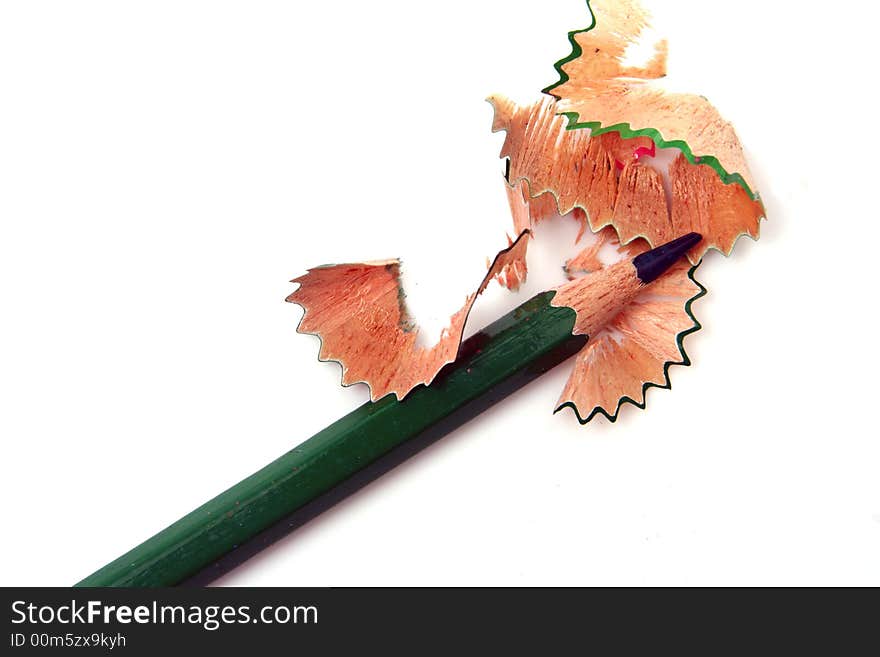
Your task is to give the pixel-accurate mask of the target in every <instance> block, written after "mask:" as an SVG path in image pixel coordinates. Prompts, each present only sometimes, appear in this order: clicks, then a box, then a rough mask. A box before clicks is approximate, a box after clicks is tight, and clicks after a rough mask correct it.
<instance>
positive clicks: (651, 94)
mask: <svg viewBox="0 0 880 657" xmlns="http://www.w3.org/2000/svg"><path fill="white" fill-rule="evenodd" d="M588 4H589V6H590V9H591V11H592V13H593V17H594V24H593V26H592V27H591V28H588V29H586V30H581V31H577V32H572V33H570V34H569V40H570V41H571V43H572V53H571V55H570V56H569V57H567V58H566V59H563V60H562V61H560V62H558V63H557V66H556V67H557V70H558V71H559V74H560V80H559V82H557V83H556V84H555V85H552V86H550V87H548V88H547V89H545V92H547V93H549V94H551V95H553V96H554V97H555V98H557V99H558V100H559V107H558V111H560V112H566V113H568V114H569V116H570V118H571V120H572V123H573V124H575V125H584V126H586V127H592V128H597V129H614V130H620V129H624V130H625V131H626V132H625V134H631V133H636V132H639V131H643V132H645V133H649V134H651V135H652V136H654V137H656V138H657V139H658V140H661V141H662V142H664V143H665V144H668V145H676V146H679V145H682V144H685V145H686V146H687V149H688V151H689V153H690V154H691V156H692V157H691V159H692V160H693V161H695V162H698V161H700V160H701V159H706V158H712V160H713V164H716V165H717V172H718V173H719V175H721V176H722V178H723V179H724V180H725V182H734V181H738V182H740V183H742V184H743V185H744V186H745V187H746V188H748V189H749V190H750V191H754V189H755V187H754V181H753V180H752V175H751V173H750V171H749V168H748V165H747V164H746V160H745V156H744V155H743V151H742V147H741V145H740V141H739V138H738V137H737V135H736V131H735V130H734V128H733V126H732V125H731V123H730V122H728V121H726V120H725V119H724V118H722V116H721V115H720V114H719V112H718V110H716V109H715V108H714V107H713V106H712V105H711V104H710V103H709V101H708V100H706V99H705V98H703V97H702V96H698V95H694V94H682V93H667V92H665V91H664V90H663V89H662V87H660V86H659V85H657V84H656V83H655V82H654V81H656V80H657V79H659V78H662V77H663V76H665V75H666V54H667V44H666V41H665V40H660V41H657V42H656V43H654V44H644V43H643V42H644V41H645V39H646V37H647V30H646V28H647V27H648V26H649V25H650V15H649V13H648V12H647V11H646V10H645V9H644V8H643V7H642V6H641V4H640V3H639V2H637V1H636V0H590V1H589V3H588ZM636 45H653V49H654V56H653V57H652V58H651V59H650V60H649V61H648V62H647V63H646V64H645V65H643V66H627V65H626V64H625V62H626V54H627V51H628V49H630V48H631V47H633V46H636Z"/></svg>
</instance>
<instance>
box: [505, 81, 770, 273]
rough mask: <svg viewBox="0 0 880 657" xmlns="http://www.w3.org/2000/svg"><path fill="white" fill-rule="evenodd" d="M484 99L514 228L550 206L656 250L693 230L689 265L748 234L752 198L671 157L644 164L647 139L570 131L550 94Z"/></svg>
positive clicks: (755, 221)
mask: <svg viewBox="0 0 880 657" xmlns="http://www.w3.org/2000/svg"><path fill="white" fill-rule="evenodd" d="M489 101H490V102H491V103H492V105H493V107H494V108H495V118H494V120H493V124H492V127H493V130H495V131H501V130H503V131H505V132H506V133H507V134H506V137H505V140H504V144H503V146H502V148H501V154H500V156H501V157H502V158H508V161H509V169H508V174H507V177H506V183H507V195H508V201H509V203H510V207H511V213H512V214H513V221H514V228H515V229H516V230H517V231H522V230H525V229H528V228H529V227H531V226H533V225H535V224H536V223H538V222H540V221H541V220H542V217H544V216H546V215H547V214H548V212H549V211H550V210H551V209H552V210H555V211H557V212H558V213H559V214H562V215H566V214H569V213H572V212H575V215H574V216H575V218H576V219H578V220H579V221H581V222H582V226H581V230H582V231H583V230H584V229H586V228H589V229H590V230H591V231H593V232H598V231H600V230H601V229H602V228H604V227H606V226H611V227H612V228H613V229H614V230H615V231H616V232H617V234H618V235H619V237H620V240H621V242H622V243H623V244H627V243H629V242H631V241H632V240H634V239H636V238H637V237H643V238H644V239H646V240H647V241H648V243H649V244H650V245H651V246H657V245H659V244H663V243H665V242H667V241H669V240H670V239H672V238H673V237H675V236H677V235H681V234H684V233H687V232H690V231H697V232H700V233H701V234H702V235H703V241H702V242H701V243H700V244H699V245H697V246H696V247H695V248H694V249H692V250H691V252H690V253H689V254H688V257H689V258H690V260H691V262H692V263H694V264H696V263H698V262H699V261H700V259H701V258H702V257H703V255H704V254H705V253H706V251H707V250H709V249H716V250H719V251H721V252H722V253H724V254H725V255H727V254H729V253H730V252H731V250H732V249H733V245H734V243H735V242H736V240H737V238H738V237H739V236H740V235H743V234H747V235H750V236H751V237H753V238H757V236H758V231H759V223H760V220H761V218H762V217H763V216H764V208H763V206H762V205H761V202H760V201H758V200H756V199H753V198H752V197H751V196H750V195H749V193H748V192H747V191H746V189H745V188H744V187H743V186H741V185H738V184H725V183H724V181H723V180H722V179H721V178H720V177H719V176H718V174H717V173H716V171H715V170H714V169H713V168H711V167H710V166H708V165H705V164H692V163H691V162H689V161H688V160H687V158H686V157H685V155H684V154H679V155H678V156H677V157H676V158H675V160H674V161H673V162H672V164H670V165H669V168H668V171H666V170H664V168H663V167H661V166H660V165H658V164H655V163H654V161H653V160H654V158H653V157H652V156H653V154H654V153H655V152H656V151H655V144H654V142H653V141H652V140H651V139H650V138H648V137H645V136H642V137H634V138H624V137H622V136H621V135H620V134H618V133H616V132H604V133H601V134H593V133H591V131H590V130H589V129H585V128H582V129H570V127H569V126H568V123H567V120H566V119H565V117H564V116H560V115H559V111H560V110H559V107H558V104H557V102H556V101H554V100H552V99H543V100H541V101H538V102H535V103H533V104H531V105H527V106H519V105H516V104H515V103H513V102H511V101H510V100H508V99H506V98H504V97H502V96H498V95H496V96H491V97H490V98H489ZM664 174H665V175H667V176H668V177H669V180H670V185H669V187H670V189H669V190H668V191H667V189H666V186H665V185H664ZM554 200H555V205H556V207H555V208H553V207H552V203H553V201H554Z"/></svg>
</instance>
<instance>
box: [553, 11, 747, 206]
mask: <svg viewBox="0 0 880 657" xmlns="http://www.w3.org/2000/svg"><path fill="white" fill-rule="evenodd" d="M585 1H586V3H587V9H588V10H589V12H590V16H591V18H592V22H591V23H590V26H589V27H585V28H584V29H582V30H572V31H571V32H569V33H568V41H569V43H571V53H570V54H569V55H568V56H566V57H563V58H562V59H560V60H559V61H557V62H556V63H555V64H553V68H554V69H556V72H557V73H558V74H559V80H558V81H556V82H554V83H553V84H551V85H550V86H548V87H545V88H544V89H542V90H541V93H545V94H547V95H548V96H553V98H555V99H556V100H561V97H560V96H557V95H556V94H554V93H553V89H555V88H556V87H559V86H560V85H563V84H565V83H566V82H568V81H569V79H570V78H569V76H568V73H566V72H565V69H564V68H563V67H564V66H565V65H566V64H568V63H569V62H571V61H574V60H575V59H577V58H578V57H580V56H581V55H582V54H583V49H582V48H581V46H580V44H579V43H578V42H577V39H575V37H576V36H577V35H578V34H583V33H585V32H589V31H590V30H592V29H593V28H594V27H596V15H595V14H594V13H593V8H592V7H591V6H590V0H585ZM559 114H560V116H564V117H566V118H567V119H568V125H567V126H566V130H579V129H581V128H589V129H590V131H591V132H592V133H593V134H595V135H601V134H603V133H606V132H618V133H620V136H621V137H623V138H624V139H632V138H633V137H648V138H650V139H651V140H652V141H653V142H654V143H655V144H656V145H657V146H658V147H659V148H678V149H679V150H681V152H682V153H684V156H685V157H686V158H687V160H688V162H690V163H691V164H705V165H706V166H708V167H711V168H712V169H713V170H714V171H715V173H717V174H718V176H719V177H720V178H721V180H722V181H723V182H724V184H726V185H730V184H734V183H735V184H737V185H739V186H740V187H742V188H743V189H744V190H746V193H747V194H748V195H749V197H750V198H751V199H752V200H753V201H760V196H759V195H758V193H757V192H753V191H752V189H751V188H750V187H749V185H748V184H747V183H746V181H745V179H744V178H743V177H742V176H741V175H740V174H738V173H728V172H727V170H726V169H725V168H724V167H723V166H722V165H721V163H720V162H719V161H718V158H717V157H715V156H714V155H699V156H698V155H694V152H693V151H692V150H691V147H690V146H688V144H687V142H685V141H684V140H681V139H673V140H670V141H667V140H666V139H664V138H663V135H662V134H660V131H659V130H657V129H655V128H641V129H638V130H633V129H632V127H631V126H630V124H629V123H616V124H614V125H610V126H603V125H602V123H601V121H581V120H580V114H579V113H578V112H560V113H559Z"/></svg>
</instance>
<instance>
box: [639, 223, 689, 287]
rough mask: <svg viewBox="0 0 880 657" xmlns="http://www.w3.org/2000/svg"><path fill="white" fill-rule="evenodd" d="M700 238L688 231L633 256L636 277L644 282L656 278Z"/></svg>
mask: <svg viewBox="0 0 880 657" xmlns="http://www.w3.org/2000/svg"><path fill="white" fill-rule="evenodd" d="M702 239H703V236H702V235H700V234H699V233H688V234H687V235H683V236H681V237H679V238H678V239H674V240H672V241H671V242H667V243H666V244H661V245H660V246H658V247H657V248H656V249H651V250H650V251H646V252H645V253H642V254H641V255H637V256H636V257H635V258H633V261H632V263H633V266H634V267H635V268H636V273H637V274H638V277H639V278H640V279H641V280H642V282H643V283H646V284H647V283H650V282H651V281H654V280H657V279H658V278H660V276H662V275H663V273H664V272H665V271H666V270H667V269H669V268H670V267H671V266H672V265H674V264H675V263H676V262H678V260H679V258H681V257H682V256H683V255H684V254H686V253H687V252H688V251H689V250H690V249H692V248H693V247H695V246H696V245H697V244H699V243H700V240H702Z"/></svg>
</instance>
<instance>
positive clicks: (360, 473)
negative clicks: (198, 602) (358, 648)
mask: <svg viewBox="0 0 880 657" xmlns="http://www.w3.org/2000/svg"><path fill="white" fill-rule="evenodd" d="M700 239H701V237H700V236H699V235H698V234H696V233H690V234H689V235H685V236H684V237H680V238H679V239H677V240H674V241H672V242H670V243H668V244H666V245H663V246H660V247H658V248H656V249H653V250H651V251H648V252H646V253H643V254H641V255H639V256H637V257H636V258H633V260H632V261H630V262H631V263H632V267H631V270H632V272H631V275H632V276H633V277H635V278H637V279H638V280H637V281H636V282H638V283H639V284H648V283H650V282H652V281H653V280H655V279H656V278H658V277H659V276H660V275H661V274H662V273H663V272H665V271H666V270H667V269H668V268H669V267H670V266H671V265H672V264H674V263H675V262H676V261H677V260H678V259H679V258H680V257H681V256H682V255H684V254H685V253H686V252H687V251H688V250H689V249H690V248H691V247H693V246H694V245H695V244H696V243H698V242H699V241H700ZM634 280H635V279H634ZM554 295H555V292H552V291H550V292H544V293H541V294H538V295H537V296H535V297H533V298H532V299H530V300H529V301H527V302H525V303H524V304H522V305H521V306H519V307H518V308H516V309H514V310H513V311H511V312H510V313H508V314H506V315H504V316H503V317H501V318H500V319H498V320H497V321H495V322H494V323H492V324H491V325H489V326H487V327H486V328H485V329H483V330H482V331H480V332H479V333H477V334H476V335H474V336H472V337H471V338H469V339H468V340H466V341H465V342H463V343H462V346H461V349H460V351H459V356H458V358H457V359H456V361H455V362H454V363H451V364H450V365H448V366H447V367H446V368H444V369H443V370H442V371H441V372H440V374H439V375H438V376H437V378H436V379H435V380H434V382H433V383H432V384H431V385H430V386H419V387H418V388H416V389H415V390H413V391H412V392H411V393H410V394H409V395H408V396H406V397H405V398H404V399H403V400H401V401H397V400H396V398H395V397H394V396H393V395H389V396H386V397H384V398H383V399H380V400H379V401H376V402H368V403H366V404H364V405H363V406H361V407H359V408H357V409H356V410H354V411H353V412H351V413H349V414H348V415H346V416H345V417H343V418H341V419H340V420H338V421H336V422H334V423H333V424H331V425H330V426H328V427H327V428H326V429H324V430H323V431H321V432H319V433H317V434H315V435H314V436H312V437H311V438H309V439H308V440H306V441H305V442H303V443H301V444H300V445H298V446H297V447H294V448H293V449H292V450H291V451H289V452H287V453H286V454H284V455H283V456H281V457H280V458H278V459H276V460H275V461H273V462H272V463H270V464H269V465H267V466H266V467H264V468H263V469H261V470H259V471H258V472H256V473H254V474H252V475H251V476H250V477H247V478H246V479H244V480H243V481H241V482H239V483H237V484H236V485H234V486H232V487H231V488H229V489H228V490H226V491H225V492H223V493H221V494H220V495H218V496H217V497H215V498H213V499H212V500H210V501H208V502H206V503H205V504H203V505H202V506H200V507H199V508H197V509H195V510H194V511H192V512H191V513H189V514H187V515H186V516H184V517H183V518H181V519H180V520H178V521H177V522H175V523H174V524H172V525H170V526H169V527H167V528H166V529H164V530H162V531H160V532H159V533H158V534H156V535H155V536H153V537H151V538H148V539H147V540H146V541H144V542H143V543H141V544H140V545H138V546H137V547H135V548H134V549H132V550H130V551H129V552H127V553H126V554H124V555H122V556H121V557H119V558H118V559H116V560H115V561H113V562H111V563H109V564H107V565H106V566H104V567H103V568H101V569H100V570H98V571H96V572H95V573H93V574H91V575H89V576H88V577H86V578H85V579H83V580H82V581H80V582H79V583H78V584H77V585H76V586H117V587H118V586H174V585H180V584H204V583H207V582H209V581H211V580H213V579H215V578H216V577H218V576H220V575H222V574H225V573H226V572H228V571H229V570H230V569H231V568H233V567H235V566H236V565H238V564H239V563H241V562H243V561H244V560H246V559H247V558H249V557H250V556H252V555H253V554H255V553H256V552H258V551H259V550H261V549H262V548H264V547H266V546H267V545H269V544H270V543H272V542H273V541H274V540H277V539H278V538H280V537H281V536H284V535H285V534H287V533H289V532H290V531H292V530H293V529H295V528H296V527H298V526H300V525H302V524H303V523H305V522H307V521H308V520H309V519H310V518H312V517H314V516H315V515H317V514H318V513H320V512H322V511H323V510H324V509H326V508H328V507H330V506H332V505H333V504H335V503H336V502H337V501H339V500H340V499H342V498H344V497H346V496H347V495H349V494H351V493H352V492H354V491H355V490H357V489H358V488H360V487H361V486H363V485H365V484H366V483H368V482H369V481H372V480H374V479H376V478H377V477H379V476H381V475H382V474H383V473H384V472H387V471H388V470H389V469H391V468H392V467H394V466H395V465H397V464H398V463H400V462H402V461H403V460H405V459H407V458H409V457H410V456H412V455H413V454H415V453H417V452H418V451H419V450H421V449H422V448H424V447H425V446H427V445H429V444H430V443H432V442H434V441H435V440H438V439H439V438H441V437H443V436H444V435H446V434H448V433H449V432H451V431H452V430H454V429H456V428H457V427H459V426H461V425H463V424H464V423H466V422H467V421H468V420H470V419H472V418H473V417H475V416H477V415H478V414H479V413H481V412H482V411H483V410H485V409H486V408H488V407H490V406H492V405H493V404H495V403H496V402H498V401H501V400H502V399H504V398H505V397H507V396H508V395H509V394H511V393H512V392H514V391H516V390H518V389H519V388H521V387H522V386H524V385H525V384H527V383H529V382H530V381H532V380H533V379H535V378H537V377H538V376H540V375H541V374H543V373H544V372H547V371H548V370H550V369H551V368H553V367H554V366H556V365H557V364H559V363H561V362H562V361H564V360H565V359H567V358H568V357H569V356H572V355H574V354H575V353H577V352H578V351H579V350H580V349H581V348H582V347H583V345H584V344H585V342H586V340H587V339H588V338H587V336H585V335H573V334H572V331H573V329H574V326H575V320H576V314H575V311H574V310H572V309H571V308H568V307H556V306H553V305H551V300H552V299H553V297H554ZM587 301H589V300H587Z"/></svg>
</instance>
